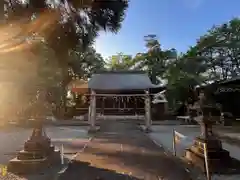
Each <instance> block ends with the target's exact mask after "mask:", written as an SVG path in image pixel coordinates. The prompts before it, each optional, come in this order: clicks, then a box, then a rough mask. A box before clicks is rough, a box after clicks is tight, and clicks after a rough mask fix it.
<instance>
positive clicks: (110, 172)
mask: <svg viewBox="0 0 240 180" xmlns="http://www.w3.org/2000/svg"><path fill="white" fill-rule="evenodd" d="M100 126H101V128H100V132H98V133H97V134H96V136H95V138H94V139H93V140H92V141H91V142H90V143H89V144H88V147H87V148H86V149H85V151H84V152H81V153H79V154H78V156H77V157H76V159H75V160H74V161H73V162H72V163H71V164H70V165H69V168H68V169H67V170H66V171H65V172H64V173H63V174H62V175H61V176H60V177H59V179H60V180H66V179H68V180H69V179H71V180H79V179H81V180H94V179H97V178H98V179H104V180H125V179H135V180H138V179H139V180H140V179H143V180H161V179H166V180H176V179H177V180H191V179H194V178H191V176H195V175H193V174H191V173H190V172H188V171H186V170H185V167H184V165H183V164H182V163H180V162H179V161H177V160H176V159H175V158H174V157H173V156H171V155H167V154H166V152H164V149H163V148H160V147H158V146H157V145H155V144H154V143H153V142H152V141H151V140H150V139H149V138H148V136H146V135H145V134H144V133H143V132H142V131H141V130H140V129H139V127H138V126H137V125H136V124H135V123H133V122H130V121H129V122H121V121H113V120H109V121H108V120H105V121H103V122H101V124H100ZM195 177H196V176H195Z"/></svg>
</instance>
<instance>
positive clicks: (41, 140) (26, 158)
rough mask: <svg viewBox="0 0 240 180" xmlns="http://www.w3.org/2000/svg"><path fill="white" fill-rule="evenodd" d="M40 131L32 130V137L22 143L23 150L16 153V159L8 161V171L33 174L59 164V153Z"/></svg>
mask: <svg viewBox="0 0 240 180" xmlns="http://www.w3.org/2000/svg"><path fill="white" fill-rule="evenodd" d="M41 131H42V130H40V129H34V131H33V134H32V136H31V137H30V138H29V139H28V140H27V141H26V142H25V143H24V149H23V150H22V151H20V152H19V153H18V155H17V157H16V158H14V159H12V160H10V161H9V164H8V171H10V172H14V173H33V172H39V171H41V170H42V169H43V168H48V167H49V166H51V165H53V164H55V163H60V151H57V150H55V149H54V146H52V145H51V140H50V138H48V137H47V136H46V135H45V133H44V134H42V132H41Z"/></svg>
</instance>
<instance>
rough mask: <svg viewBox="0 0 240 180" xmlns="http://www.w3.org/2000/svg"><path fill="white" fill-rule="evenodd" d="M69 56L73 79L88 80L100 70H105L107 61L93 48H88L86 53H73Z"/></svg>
mask: <svg viewBox="0 0 240 180" xmlns="http://www.w3.org/2000/svg"><path fill="white" fill-rule="evenodd" d="M69 55H70V58H71V72H72V76H73V77H78V78H81V79H84V80H87V79H88V78H90V77H91V76H92V74H94V73H96V72H97V71H98V70H101V69H104V66H105V61H104V59H103V57H102V56H101V54H99V53H97V52H96V50H95V49H94V48H93V47H88V48H87V49H86V51H85V52H81V51H80V50H79V51H71V52H70V54H69Z"/></svg>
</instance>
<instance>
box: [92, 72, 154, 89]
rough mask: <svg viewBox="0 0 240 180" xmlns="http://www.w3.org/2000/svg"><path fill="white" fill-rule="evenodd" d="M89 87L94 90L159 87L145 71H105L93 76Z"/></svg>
mask: <svg viewBox="0 0 240 180" xmlns="http://www.w3.org/2000/svg"><path fill="white" fill-rule="evenodd" d="M88 87H89V88H91V89H94V90H145V89H150V88H155V87H158V86H157V85H154V84H152V82H151V80H150V79H149V77H148V75H147V74H146V73H145V72H144V71H103V72H99V73H96V74H94V75H93V77H92V78H91V79H90V81H89V82H88Z"/></svg>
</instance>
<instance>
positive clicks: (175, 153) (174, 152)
mask: <svg viewBox="0 0 240 180" xmlns="http://www.w3.org/2000/svg"><path fill="white" fill-rule="evenodd" d="M175 136H176V133H175V129H173V143H172V145H173V155H174V156H176V155H177V152H176V137H175Z"/></svg>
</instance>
